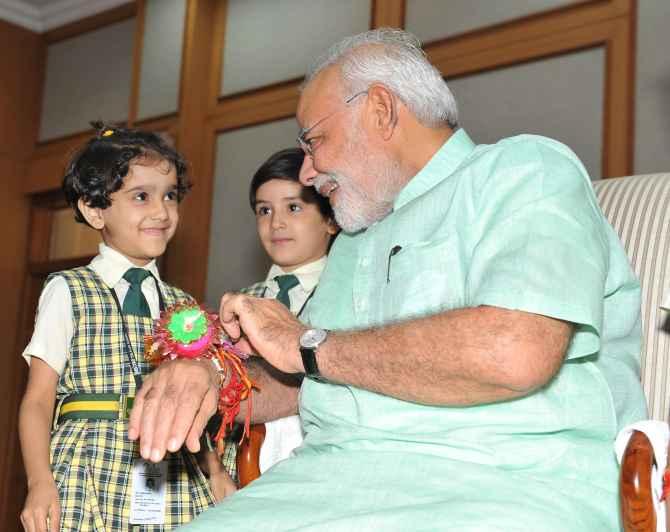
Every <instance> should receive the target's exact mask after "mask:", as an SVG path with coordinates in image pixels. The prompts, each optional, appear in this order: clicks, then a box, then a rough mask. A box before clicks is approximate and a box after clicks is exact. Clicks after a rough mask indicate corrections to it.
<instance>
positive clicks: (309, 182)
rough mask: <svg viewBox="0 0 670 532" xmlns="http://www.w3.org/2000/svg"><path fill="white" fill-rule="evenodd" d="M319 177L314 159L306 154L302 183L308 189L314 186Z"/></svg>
mask: <svg viewBox="0 0 670 532" xmlns="http://www.w3.org/2000/svg"><path fill="white" fill-rule="evenodd" d="M317 175H318V172H317V171H316V170H315V169H314V159H313V158H312V156H311V155H307V154H305V159H304V160H303V161H302V166H301V167H300V175H299V178H300V182H301V183H302V184H303V185H305V186H306V187H311V186H313V185H314V179H315V178H316V176H317Z"/></svg>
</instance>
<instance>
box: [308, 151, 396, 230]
mask: <svg viewBox="0 0 670 532" xmlns="http://www.w3.org/2000/svg"><path fill="white" fill-rule="evenodd" d="M361 146H362V143H361V142H358V141H355V142H352V143H350V145H349V149H348V150H347V151H348V153H350V157H351V160H354V161H357V163H358V165H359V166H360V167H361V168H364V169H365V170H364V171H365V172H366V173H367V175H368V179H370V180H373V182H374V188H373V190H372V192H368V191H366V190H365V189H363V188H362V187H361V186H360V185H359V184H358V183H356V182H355V180H354V179H353V178H351V177H349V175H347V174H344V173H341V172H328V173H326V174H318V175H317V176H316V178H315V180H314V186H315V188H316V190H317V191H320V190H325V191H326V195H327V196H330V193H332V192H334V191H335V190H337V197H336V198H335V203H333V202H332V201H331V206H332V208H333V213H334V214H335V221H336V222H337V223H338V225H339V226H340V227H341V228H342V229H343V230H344V231H345V232H347V233H355V232H356V231H360V230H361V229H365V228H367V227H370V226H371V225H372V224H374V223H375V222H378V221H379V220H382V219H383V218H385V217H386V216H387V215H388V214H389V213H390V212H391V211H392V210H393V202H394V201H395V198H396V196H397V195H398V193H399V192H400V190H401V189H402V187H403V186H404V185H405V183H406V179H405V178H404V177H403V176H402V174H401V172H400V166H399V165H398V163H397V162H396V161H394V160H392V159H390V158H389V157H387V156H386V154H379V155H377V156H375V155H373V154H371V153H366V152H363V150H362V149H361ZM322 187H323V188H322Z"/></svg>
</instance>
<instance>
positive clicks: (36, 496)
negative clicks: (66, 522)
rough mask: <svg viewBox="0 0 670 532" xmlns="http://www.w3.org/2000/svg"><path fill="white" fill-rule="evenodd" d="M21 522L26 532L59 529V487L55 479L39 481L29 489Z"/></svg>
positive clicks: (43, 531) (52, 531)
mask: <svg viewBox="0 0 670 532" xmlns="http://www.w3.org/2000/svg"><path fill="white" fill-rule="evenodd" d="M47 519H48V522H47ZM21 524H22V525H23V529H24V530H25V531H26V532H47V531H49V532H57V531H58V529H59V528H60V504H59V502H58V489H57V488H56V483H55V482H54V481H53V479H48V480H44V481H41V482H37V483H35V484H34V485H33V486H32V487H31V488H30V489H29V490H28V496H27V497H26V502H25V505H24V506H23V511H22V512H21Z"/></svg>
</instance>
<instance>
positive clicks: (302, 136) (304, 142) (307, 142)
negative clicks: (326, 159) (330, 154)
mask: <svg viewBox="0 0 670 532" xmlns="http://www.w3.org/2000/svg"><path fill="white" fill-rule="evenodd" d="M367 93H368V89H365V90H363V91H360V92H357V93H355V94H353V95H351V96H349V97H348V98H347V99H346V100H344V105H345V106H347V107H342V108H341V109H336V110H335V111H333V112H332V113H330V114H329V115H326V116H325V117H323V118H322V119H321V120H318V121H317V122H316V123H315V124H313V125H312V126H310V127H305V128H302V129H301V130H300V133H299V134H298V138H297V139H296V140H297V141H298V146H300V147H301V148H302V151H304V152H305V154H306V155H309V156H310V157H313V156H314V145H313V142H314V140H316V139H317V138H318V137H312V138H311V139H308V138H307V135H309V133H310V132H311V131H312V130H313V129H314V128H315V127H316V126H318V125H319V124H322V123H323V122H325V121H326V120H328V119H329V118H330V117H332V116H334V115H336V114H337V113H339V112H340V111H344V110H345V109H347V108H348V106H349V104H350V103H351V102H353V101H354V100H355V99H356V98H358V97H359V96H360V95H361V94H367Z"/></svg>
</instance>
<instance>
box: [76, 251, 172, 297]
mask: <svg viewBox="0 0 670 532" xmlns="http://www.w3.org/2000/svg"><path fill="white" fill-rule="evenodd" d="M89 266H90V267H91V268H92V269H93V270H94V271H95V272H96V273H97V274H98V275H99V276H100V277H102V280H103V281H104V282H105V284H106V285H107V286H109V287H110V288H113V287H115V286H116V284H117V283H118V282H119V281H120V280H121V279H122V278H123V274H124V273H126V271H127V270H128V268H137V266H136V265H135V264H133V263H132V262H130V260H128V258H127V257H126V256H125V255H123V254H122V253H119V252H118V251H116V250H115V249H112V248H110V247H109V246H107V245H105V244H103V243H100V245H99V247H98V255H96V256H95V258H94V259H93V260H92V261H91V263H90V264H89ZM142 267H143V268H144V269H145V270H149V271H150V272H151V274H152V275H153V276H154V277H155V278H156V280H157V281H160V275H159V274H158V267H157V266H156V260H152V261H151V262H150V263H149V264H147V265H146V266H142Z"/></svg>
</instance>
